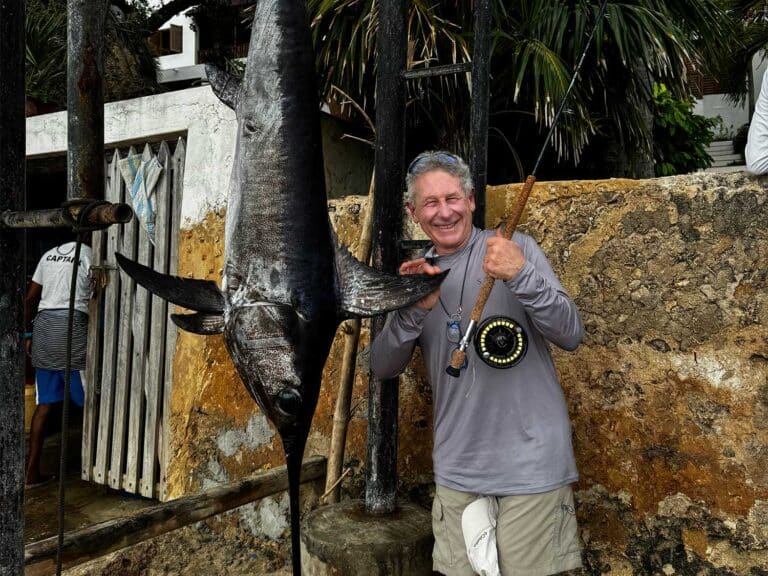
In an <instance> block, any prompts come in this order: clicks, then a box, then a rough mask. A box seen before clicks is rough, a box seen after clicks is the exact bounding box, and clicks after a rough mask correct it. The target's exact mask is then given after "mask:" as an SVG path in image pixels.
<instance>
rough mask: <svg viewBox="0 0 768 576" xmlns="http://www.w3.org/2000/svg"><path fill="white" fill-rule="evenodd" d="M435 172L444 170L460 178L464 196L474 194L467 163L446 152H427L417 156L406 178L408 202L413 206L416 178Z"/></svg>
mask: <svg viewBox="0 0 768 576" xmlns="http://www.w3.org/2000/svg"><path fill="white" fill-rule="evenodd" d="M433 170H442V171H443V172H447V173H448V174H450V175H451V176H455V177H456V178H458V179H459V182H461V190H462V191H463V192H464V196H469V193H470V192H472V188H473V187H474V184H473V183H472V173H471V172H470V170H469V166H467V163H466V162H464V160H462V159H461V157H460V156H457V155H456V154H452V153H451V152H446V151H445V150H427V151H426V152H422V153H421V154H419V155H418V156H416V158H414V159H413V161H412V162H411V164H410V166H408V173H407V174H406V176H405V185H406V188H407V191H408V202H410V203H411V204H413V201H414V198H415V197H416V187H415V183H416V178H418V177H419V176H421V175H422V174H426V173H427V172H432V171H433Z"/></svg>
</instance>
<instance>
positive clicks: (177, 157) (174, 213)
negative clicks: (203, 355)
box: [160, 138, 186, 502]
mask: <svg viewBox="0 0 768 576" xmlns="http://www.w3.org/2000/svg"><path fill="white" fill-rule="evenodd" d="M185 158H186V145H185V143H184V139H182V138H179V139H178V141H177V142H176V149H175V150H174V153H173V158H172V162H171V170H172V174H173V182H172V188H171V195H170V201H171V202H170V211H169V215H170V217H171V231H172V233H171V243H170V253H169V255H168V273H169V274H173V275H174V276H177V275H178V273H179V237H180V234H179V231H180V230H181V201H182V197H183V190H184V186H183V184H184V162H185ZM175 308H176V307H175V306H174V305H173V304H169V305H168V311H167V314H168V320H167V321H166V325H165V326H166V328H165V366H164V368H165V376H164V379H163V402H162V418H161V421H162V425H161V430H162V434H161V436H162V440H161V443H160V446H161V450H160V452H161V454H160V500H162V501H163V502H164V501H166V500H167V499H168V476H167V472H168V464H169V462H170V459H171V453H170V436H171V435H170V432H169V431H170V420H171V394H172V388H173V356H174V352H175V351H176V336H177V334H178V328H177V327H176V325H175V324H174V323H173V322H172V321H171V320H170V314H172V313H174V312H175Z"/></svg>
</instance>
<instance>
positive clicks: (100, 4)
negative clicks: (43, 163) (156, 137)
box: [67, 0, 107, 200]
mask: <svg viewBox="0 0 768 576" xmlns="http://www.w3.org/2000/svg"><path fill="white" fill-rule="evenodd" d="M106 15H107V2H105V1H104V0H69V1H68V2H67V111H68V116H67V182H68V189H67V198H69V199H70V200H72V199H76V198H91V199H101V198H104V89H103V78H104V22H105V19H106Z"/></svg>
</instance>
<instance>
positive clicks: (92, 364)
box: [80, 158, 110, 480]
mask: <svg viewBox="0 0 768 576" xmlns="http://www.w3.org/2000/svg"><path fill="white" fill-rule="evenodd" d="M104 164H105V170H104V174H105V179H104V188H105V195H106V188H108V187H109V177H110V174H109V169H108V166H107V165H106V164H107V162H106V158H105V159H104ZM106 240H107V239H106V233H105V232H103V231H97V232H94V233H93V235H92V238H91V254H92V256H91V271H90V272H91V282H92V283H91V286H92V287H93V290H94V292H93V297H92V298H91V299H90V301H89V302H88V344H87V347H86V350H87V356H86V360H85V370H84V373H83V375H84V378H85V380H84V383H85V406H84V407H83V438H82V447H81V454H82V457H81V465H80V477H81V478H82V479H83V480H91V473H92V471H93V458H94V449H95V443H96V402H97V401H98V389H99V386H100V384H99V379H100V377H101V373H100V370H99V364H100V361H101V334H99V332H98V330H99V310H100V309H101V303H102V300H103V298H104V291H103V290H102V286H101V284H100V275H101V271H100V270H101V268H102V265H103V263H104V251H105V249H106Z"/></svg>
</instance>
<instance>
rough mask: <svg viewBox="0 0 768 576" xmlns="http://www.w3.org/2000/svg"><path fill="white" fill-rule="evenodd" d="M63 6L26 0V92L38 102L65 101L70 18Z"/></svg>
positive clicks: (61, 102)
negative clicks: (68, 18)
mask: <svg viewBox="0 0 768 576" xmlns="http://www.w3.org/2000/svg"><path fill="white" fill-rule="evenodd" d="M66 16H67V14H66V10H62V9H61V6H59V5H55V4H51V3H48V2H45V1H44V0H27V10H26V29H25V34H26V43H27V46H26V78H25V85H24V88H25V92H26V95H27V96H28V97H30V98H34V99H35V100H37V101H38V102H44V103H53V104H63V103H64V102H66V99H67V98H66V77H67V18H66Z"/></svg>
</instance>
